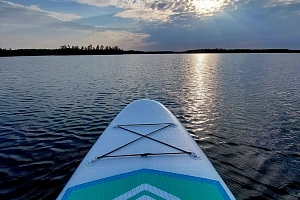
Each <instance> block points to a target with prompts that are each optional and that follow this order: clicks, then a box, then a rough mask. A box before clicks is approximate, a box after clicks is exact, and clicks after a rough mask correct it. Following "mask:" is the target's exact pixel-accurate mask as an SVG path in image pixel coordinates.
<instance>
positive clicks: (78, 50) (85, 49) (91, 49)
mask: <svg viewBox="0 0 300 200" xmlns="http://www.w3.org/2000/svg"><path fill="white" fill-rule="evenodd" d="M181 53H185V54H187V53H300V50H290V49H223V48H215V49H195V50H187V51H180V52H178V51H135V50H126V51H124V50H123V49H121V48H119V47H118V46H114V47H111V46H103V45H97V46H93V45H92V44H90V45H88V46H81V47H79V46H70V45H61V46H60V48H58V49H14V50H12V49H2V48H1V47H0V57H6V56H50V55H118V54H181Z"/></svg>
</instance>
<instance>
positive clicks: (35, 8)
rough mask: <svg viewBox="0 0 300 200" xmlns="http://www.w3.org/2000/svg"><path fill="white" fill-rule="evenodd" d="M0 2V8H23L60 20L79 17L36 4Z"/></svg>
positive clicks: (70, 19)
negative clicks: (46, 8) (44, 8)
mask: <svg viewBox="0 0 300 200" xmlns="http://www.w3.org/2000/svg"><path fill="white" fill-rule="evenodd" d="M0 2H2V5H1V7H2V8H3V7H4V8H5V7H8V8H16V9H24V10H27V11H32V12H37V13H39V14H45V15H47V16H49V17H52V18H54V19H57V20H60V21H72V20H75V19H79V18H80V16H78V15H74V14H69V13H58V12H52V11H46V10H42V9H41V8H39V7H38V6H37V5H31V6H24V5H21V4H15V3H12V2H9V1H0ZM5 4H6V5H5Z"/></svg>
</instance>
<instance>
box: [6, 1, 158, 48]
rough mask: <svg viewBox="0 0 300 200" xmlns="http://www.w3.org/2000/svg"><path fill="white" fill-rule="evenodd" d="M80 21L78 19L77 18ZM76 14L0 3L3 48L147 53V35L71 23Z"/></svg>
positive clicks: (150, 43)
mask: <svg viewBox="0 0 300 200" xmlns="http://www.w3.org/2000/svg"><path fill="white" fill-rule="evenodd" d="M75 18H76V19H78V17H75ZM75 18H74V17H73V14H67V15H66V14H64V13H58V12H50V11H45V10H42V9H40V8H39V7H37V6H23V5H20V4H14V3H11V2H8V1H0V35H1V37H0V44H1V47H2V48H58V47H59V46H60V45H62V44H70V45H80V46H81V45H83V46H87V45H89V44H93V45H96V44H102V45H109V46H116V45H117V46H119V47H121V48H124V49H144V48H145V47H147V46H149V45H152V44H154V43H153V42H149V43H146V42H145V39H146V38H147V37H149V35H148V34H146V33H140V32H137V31H135V32H133V31H130V30H122V29H118V28H109V27H105V26H99V27H97V26H93V25H85V24H81V23H78V22H76V21H70V20H71V19H72V20H74V19H75Z"/></svg>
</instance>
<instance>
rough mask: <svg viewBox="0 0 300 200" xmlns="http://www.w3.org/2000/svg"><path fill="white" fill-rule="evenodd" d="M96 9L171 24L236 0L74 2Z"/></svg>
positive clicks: (228, 5)
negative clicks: (114, 10)
mask: <svg viewBox="0 0 300 200" xmlns="http://www.w3.org/2000/svg"><path fill="white" fill-rule="evenodd" d="M74 1H76V2H78V3H81V4H87V5H92V6H98V7H109V6H114V7H117V8H121V9H123V11H121V12H120V13H117V14H116V15H115V16H117V17H123V18H133V19H136V20H144V21H157V22H171V21H172V19H173V17H174V16H178V15H183V16H185V15H190V16H194V17H200V18H201V17H205V16H211V15H213V14H214V13H217V12H221V11H222V10H224V9H226V8H228V7H232V6H234V4H235V2H237V0H159V1H158V0H122V1H119V0H74Z"/></svg>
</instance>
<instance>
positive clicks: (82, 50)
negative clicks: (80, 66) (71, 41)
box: [0, 44, 123, 57]
mask: <svg viewBox="0 0 300 200" xmlns="http://www.w3.org/2000/svg"><path fill="white" fill-rule="evenodd" d="M114 54H123V49H121V48H119V47H118V46H114V47H111V46H103V45H97V46H93V45H92V44H90V45H88V46H81V47H79V46H70V45H62V46H60V48H58V49H14V50H12V49H2V48H0V57H5V56H45V55H114Z"/></svg>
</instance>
